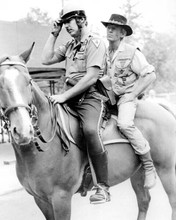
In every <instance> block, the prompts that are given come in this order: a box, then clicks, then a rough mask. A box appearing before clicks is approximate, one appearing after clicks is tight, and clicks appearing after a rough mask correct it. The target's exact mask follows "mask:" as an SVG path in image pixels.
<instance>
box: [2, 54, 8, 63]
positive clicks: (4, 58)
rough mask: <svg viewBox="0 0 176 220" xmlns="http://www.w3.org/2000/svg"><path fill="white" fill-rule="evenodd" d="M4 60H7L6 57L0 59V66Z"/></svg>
mask: <svg viewBox="0 0 176 220" xmlns="http://www.w3.org/2000/svg"><path fill="white" fill-rule="evenodd" d="M6 59H8V56H6V55H4V56H2V57H0V64H1V63H3V62H4V61H5V60H6Z"/></svg>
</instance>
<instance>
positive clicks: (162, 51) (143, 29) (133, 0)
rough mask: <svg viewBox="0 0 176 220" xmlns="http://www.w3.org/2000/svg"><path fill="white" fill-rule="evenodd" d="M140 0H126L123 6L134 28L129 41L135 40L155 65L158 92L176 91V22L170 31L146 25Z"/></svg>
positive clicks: (155, 84)
mask: <svg viewBox="0 0 176 220" xmlns="http://www.w3.org/2000/svg"><path fill="white" fill-rule="evenodd" d="M138 4H139V0H126V1H125V2H124V3H123V5H122V6H121V8H122V9H123V11H124V15H125V16H126V17H127V19H128V21H129V22H128V23H129V25H130V26H131V27H132V28H133V31H134V34H133V35H132V36H131V37H130V38H129V40H128V41H129V42H131V43H133V42H135V45H136V46H139V48H140V49H141V50H142V52H143V53H144V54H145V56H146V58H147V60H148V61H149V63H151V64H152V65H154V67H155V69H156V74H157V80H156V81H155V82H154V84H153V85H152V86H153V88H154V89H155V90H156V92H159V93H163V92H175V91H176V66H175V58H176V38H175V34H176V33H174V30H176V23H175V20H174V18H173V20H172V21H171V22H172V26H173V29H172V30H171V31H170V32H169V33H158V32H156V31H155V30H153V29H152V27H151V26H147V25H144V22H143V17H142V14H141V13H139V10H138Z"/></svg>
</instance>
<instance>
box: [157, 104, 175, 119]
mask: <svg viewBox="0 0 176 220" xmlns="http://www.w3.org/2000/svg"><path fill="white" fill-rule="evenodd" d="M158 104H159V105H160V106H161V107H163V108H164V109H166V110H167V111H168V112H170V113H171V114H172V115H173V116H174V118H175V119H176V112H175V111H174V110H173V109H172V108H171V107H170V106H168V105H167V104H164V103H158Z"/></svg>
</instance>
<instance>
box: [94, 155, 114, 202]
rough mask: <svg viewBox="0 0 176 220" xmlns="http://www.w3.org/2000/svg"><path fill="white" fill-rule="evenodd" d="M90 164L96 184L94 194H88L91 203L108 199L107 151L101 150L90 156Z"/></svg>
mask: <svg viewBox="0 0 176 220" xmlns="http://www.w3.org/2000/svg"><path fill="white" fill-rule="evenodd" d="M91 160H92V165H93V168H94V171H95V175H96V178H97V186H96V187H94V189H95V190H96V192H95V194H94V195H91V196H90V203H91V204H100V203H104V202H108V201H110V193H109V185H108V158H107V152H102V153H100V154H97V155H92V156H91Z"/></svg>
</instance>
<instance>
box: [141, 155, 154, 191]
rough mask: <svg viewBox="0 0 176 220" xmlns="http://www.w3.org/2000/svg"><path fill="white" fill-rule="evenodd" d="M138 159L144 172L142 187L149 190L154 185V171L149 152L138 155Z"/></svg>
mask: <svg viewBox="0 0 176 220" xmlns="http://www.w3.org/2000/svg"><path fill="white" fill-rule="evenodd" d="M139 158H140V160H141V162H142V165H143V168H144V171H145V181H144V187H145V188H147V189H151V188H152V187H154V186H155V184H156V170H155V167H154V165H153V160H152V158H151V155H150V152H147V153H146V154H143V155H139Z"/></svg>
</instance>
